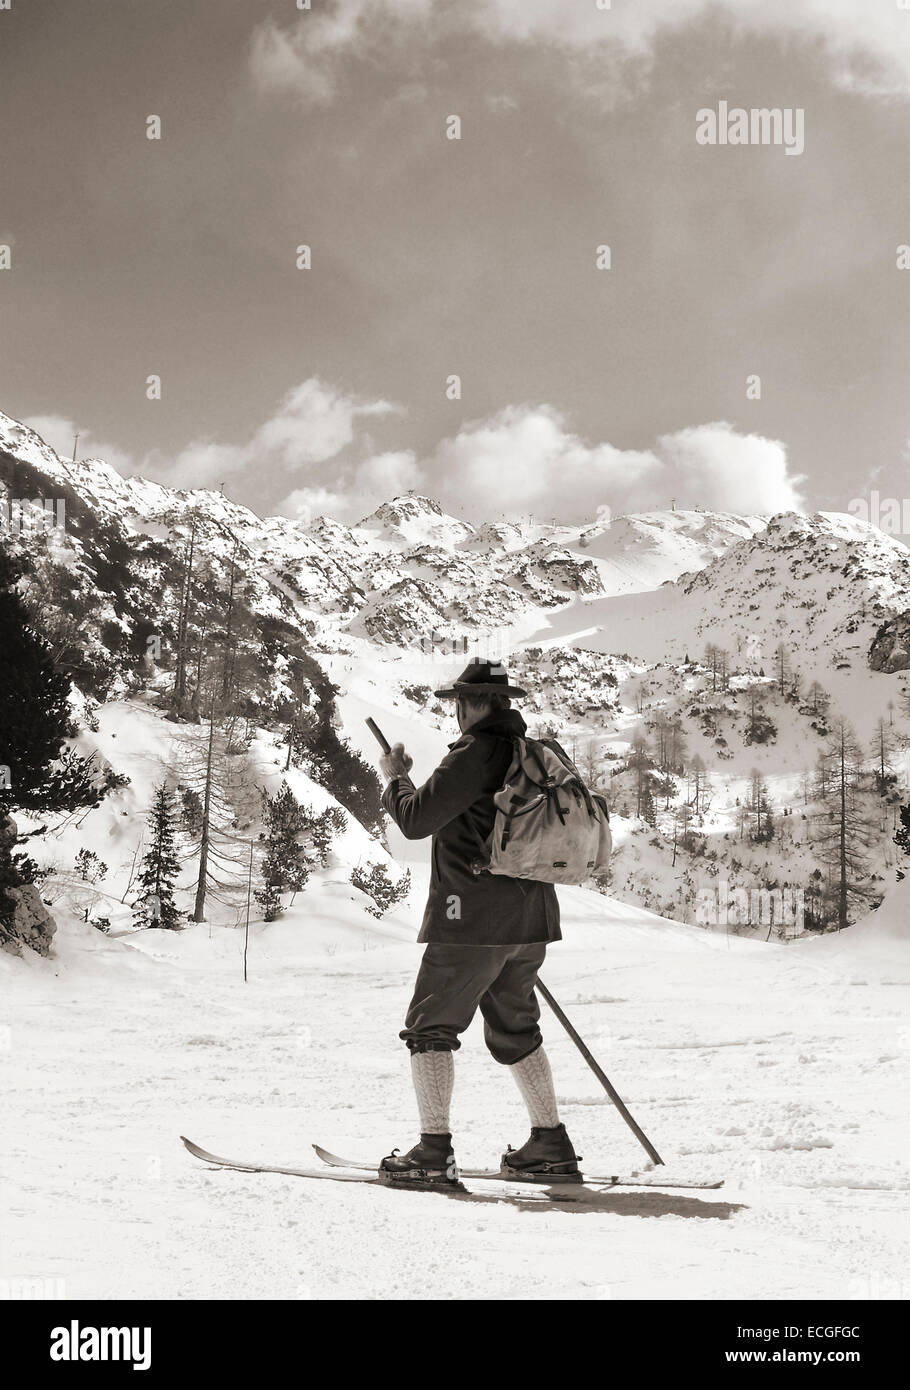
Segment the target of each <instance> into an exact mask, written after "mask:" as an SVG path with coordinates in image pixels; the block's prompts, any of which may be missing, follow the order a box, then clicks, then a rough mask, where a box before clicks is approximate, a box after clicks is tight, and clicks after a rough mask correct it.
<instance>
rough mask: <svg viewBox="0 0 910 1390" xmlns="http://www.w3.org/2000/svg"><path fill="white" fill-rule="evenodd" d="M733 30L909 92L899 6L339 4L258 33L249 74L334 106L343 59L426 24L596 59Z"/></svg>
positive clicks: (890, 1)
mask: <svg viewBox="0 0 910 1390" xmlns="http://www.w3.org/2000/svg"><path fill="white" fill-rule="evenodd" d="M706 15H707V16H712V17H714V16H716V17H717V18H718V20H720V21H721V22H725V23H727V24H732V25H733V26H734V27H735V28H736V29H737V30H738V31H739V32H740V33H741V34H742V35H743V36H748V35H749V34H762V35H772V36H773V35H778V36H780V37H781V38H784V39H792V38H797V39H802V40H803V41H805V42H807V43H809V44H812V45H820V46H821V47H822V48H823V49H824V51H825V52H826V53H827V55H828V60H829V63H830V65H831V71H832V76H833V78H834V80H835V81H836V82H837V83H838V84H839V85H841V86H843V87H847V88H852V89H855V90H859V91H863V92H866V93H868V94H894V93H903V94H906V93H908V92H910V41H908V29H910V11H907V10H902V9H899V8H898V6H897V4H896V0H879V3H868V0H867V3H862V0H800V2H799V4H794V3H793V0H762V3H760V4H758V3H756V0H672V3H670V0H637V3H634V4H627V3H625V0H617V3H616V5H615V6H611V7H610V8H609V9H600V8H598V6H597V5H596V4H595V3H594V0H583V2H582V3H573V4H565V3H563V4H560V3H559V0H475V3H474V4H472V5H469V6H466V7H462V6H459V7H458V8H457V10H456V11H455V12H453V11H451V10H449V9H448V8H447V7H440V6H439V5H437V4H436V3H434V0H338V3H337V5H336V6H335V7H334V8H333V10H332V11H331V12H329V13H318V14H317V13H314V12H307V13H306V14H301V15H300V16H299V17H298V19H297V20H296V21H295V22H293V23H290V24H288V25H287V26H285V27H282V26H280V25H278V24H276V23H275V21H274V20H273V19H271V18H269V19H267V20H265V21H263V22H262V23H261V24H259V25H257V27H256V29H255V30H254V32H253V37H252V41H251V45H250V73H251V76H252V79H253V81H254V83H255V85H256V86H257V88H258V89H259V90H260V91H263V92H279V93H281V92H283V93H293V94H294V95H295V96H296V97H297V98H299V99H302V100H306V101H311V102H314V103H326V102H328V101H330V100H331V99H332V97H333V95H334V93H335V86H336V78H337V68H338V64H339V62H340V60H341V59H343V58H344V56H345V55H347V54H350V53H354V52H363V51H367V50H368V49H369V48H370V46H371V44H372V43H374V42H375V43H382V44H386V45H387V44H388V43H389V42H390V41H391V40H392V39H393V37H394V36H395V35H396V34H397V35H398V36H399V37H405V38H406V37H407V36H408V35H409V34H413V32H414V31H415V29H416V28H417V25H418V22H419V26H420V31H421V32H426V33H428V34H429V35H430V37H431V38H432V37H434V36H436V35H442V34H444V33H449V32H451V30H452V27H453V25H455V24H460V25H461V26H462V28H464V29H472V30H474V31H475V32H479V33H480V34H482V35H483V36H484V37H486V38H487V39H489V40H490V41H492V42H496V43H499V42H502V41H503V40H512V41H517V42H536V43H550V44H554V45H559V46H560V47H563V48H566V49H576V50H584V51H590V50H591V48H592V46H594V45H597V44H598V43H599V42H604V43H611V44H613V45H614V46H618V47H619V49H620V50H624V51H626V52H628V53H629V54H647V53H649V52H650V51H651V49H652V47H653V44H654V42H655V40H656V39H657V37H658V35H659V34H660V33H661V32H662V31H665V30H667V29H671V28H681V27H683V26H684V25H686V24H688V23H691V22H692V21H695V20H699V19H701V18H703V17H704V16H706Z"/></svg>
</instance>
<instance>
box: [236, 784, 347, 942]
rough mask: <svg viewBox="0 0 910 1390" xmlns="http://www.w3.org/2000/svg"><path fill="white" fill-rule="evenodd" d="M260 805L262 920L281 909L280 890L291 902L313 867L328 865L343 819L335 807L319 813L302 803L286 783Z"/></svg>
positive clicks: (272, 917)
mask: <svg viewBox="0 0 910 1390" xmlns="http://www.w3.org/2000/svg"><path fill="white" fill-rule="evenodd" d="M262 805H263V821H264V822H265V826H266V832H265V834H264V835H263V840H264V844H265V855H264V857H263V861H262V887H261V888H260V889H259V890H258V891H257V893H256V901H257V902H258V903H259V904H260V905H261V907H262V908H263V910H264V914H265V920H266V921H267V922H274V921H275V919H276V918H277V917H279V916H280V915H281V913H282V911H283V907H282V902H281V895H282V893H286V892H289V893H291V894H292V898H291V901H292V902H293V895H294V894H296V893H299V892H301V891H302V890H303V889H304V888H305V887H306V884H307V882H308V880H309V877H310V874H311V872H312V870H313V869H314V868H316V867H317V865H319V866H321V867H322V868H325V867H326V866H327V865H328V862H329V851H330V848H331V843H332V838H333V836H334V835H337V834H339V833H340V832H341V831H342V830H343V829H344V825H345V818H344V812H343V811H341V810H340V809H339V808H338V807H337V806H328V807H326V809H325V810H324V811H322V812H321V813H320V814H318V815H317V814H316V813H314V812H313V811H312V809H311V808H309V807H307V806H302V805H301V804H300V802H299V801H298V800H297V798H296V797H295V796H294V794H293V792H292V791H291V789H290V787H289V786H288V784H287V782H282V783H281V786H280V787H279V789H278V791H277V792H276V793H275V795H274V796H269V795H268V794H267V793H266V794H264V795H263V800H262Z"/></svg>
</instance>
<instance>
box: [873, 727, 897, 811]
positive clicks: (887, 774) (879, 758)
mask: <svg viewBox="0 0 910 1390" xmlns="http://www.w3.org/2000/svg"><path fill="white" fill-rule="evenodd" d="M893 751H894V742H893V734H892V731H891V728H890V727H889V725H888V722H887V720H885V719H879V720H878V722H877V724H876V726H875V737H874V738H873V740H872V756H873V758H874V759H875V777H876V782H877V784H878V794H879V796H884V795H885V792H886V791H887V790H888V784H889V782H891V781H892V780H893V775H894V774H893V771H892V768H891V754H892V752H893Z"/></svg>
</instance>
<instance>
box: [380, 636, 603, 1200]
mask: <svg viewBox="0 0 910 1390" xmlns="http://www.w3.org/2000/svg"><path fill="white" fill-rule="evenodd" d="M435 693H436V695H437V697H439V698H440V699H453V700H454V701H455V714H456V717H457V720H458V727H459V728H460V730H461V737H460V738H459V739H458V740H457V741H456V742H455V743H452V744H450V745H449V752H448V754H447V755H446V757H445V758H443V760H442V762H441V763H440V764H439V766H438V767H437V769H436V771H435V772H434V773H433V774H432V776H431V777H430V778H429V780H428V781H427V782H425V783H424V785H423V786H422V787H419V788H416V787H415V786H414V784H413V782H412V781H411V779H410V777H409V776H408V773H409V771H410V769H411V766H412V762H413V760H412V759H411V758H410V757H409V756H408V754H407V753H406V752H405V750H404V746H403V745H402V744H400V743H398V744H395V745H394V746H393V747H392V749H391V751H390V752H389V753H387V754H385V755H384V756H383V758H382V759H381V761H380V767H381V768H382V771H383V773H384V774H385V776H386V777H388V778H389V779H390V780H389V782H388V785H387V787H386V789H385V792H384V794H383V798H382V804H383V806H384V808H385V809H386V811H387V812H388V813H389V815H390V816H391V817H392V819H393V820H394V821H395V823H396V824H397V826H398V828H399V829H400V830H401V832H402V834H403V835H404V836H405V837H406V838H407V839H409V840H420V839H424V838H425V837H426V836H428V835H430V836H432V851H431V864H432V869H431V874H430V891H429V896H428V899H427V905H426V910H425V912H424V916H423V924H422V926H421V928H420V934H419V936H418V938H417V939H418V941H421V942H425V943H426V949H425V951H424V954H423V959H422V961H421V965H420V969H419V971H418V974H417V982H416V985H415V988H414V995H413V998H412V1000H411V1004H410V1007H409V1009H408V1012H407V1017H406V1019H405V1026H404V1029H403V1030H402V1032H401V1033H400V1034H399V1036H400V1037H401V1038H402V1039H403V1040H404V1042H405V1043H406V1044H407V1046H408V1048H409V1050H410V1053H411V1075H412V1079H413V1083H414V1089H415V1092H416V1095H417V1108H418V1111H419V1115H420V1142H419V1143H417V1144H415V1145H414V1147H413V1148H412V1149H410V1150H409V1151H408V1152H407V1153H406V1154H401V1155H399V1154H398V1152H397V1150H396V1151H395V1152H394V1153H393V1154H391V1155H390V1156H388V1157H387V1158H384V1159H383V1160H382V1165H381V1171H382V1172H384V1173H385V1174H386V1175H387V1176H388V1180H390V1181H402V1182H409V1181H410V1182H416V1183H421V1184H427V1183H429V1184H432V1183H443V1184H444V1183H457V1182H458V1172H457V1168H456V1165H455V1158H454V1154H453V1150H452V1134H451V1125H450V1120H449V1106H450V1101H451V1096H452V1087H453V1081H454V1064H453V1057H452V1054H453V1053H454V1052H456V1051H457V1050H458V1048H459V1047H460V1046H461V1044H460V1042H459V1040H458V1035H459V1034H460V1033H463V1032H464V1030H465V1029H466V1028H467V1027H468V1025H469V1024H470V1022H471V1020H472V1019H473V1017H474V1015H475V1013H476V1011H477V1009H478V1007H479V1008H480V1011H481V1013H482V1015H483V1019H484V1038H485V1041H486V1044H487V1047H488V1048H489V1050H490V1052H491V1053H492V1054H493V1056H494V1058H495V1059H496V1061H497V1062H501V1063H503V1064H504V1065H505V1066H507V1067H508V1068H509V1070H510V1072H511V1073H512V1075H513V1076H514V1078H515V1080H516V1082H517V1083H518V1088H519V1090H520V1092H521V1095H522V1097H523V1099H524V1102H525V1105H526V1106H527V1108H528V1114H529V1116H530V1120H531V1136H530V1138H529V1139H528V1141H527V1142H526V1143H525V1144H524V1145H523V1146H522V1147H521V1148H520V1149H517V1150H509V1152H507V1153H506V1154H505V1155H504V1156H503V1171H504V1172H507V1171H510V1170H511V1171H514V1172H515V1174H516V1176H521V1175H522V1174H524V1175H527V1176H531V1175H533V1174H542V1173H548V1174H551V1175H552V1176H553V1177H554V1178H558V1177H562V1178H564V1179H566V1180H572V1178H573V1176H574V1177H575V1180H576V1181H577V1180H578V1173H579V1170H578V1158H577V1155H576V1153H575V1151H574V1148H573V1146H572V1143H571V1141H570V1139H569V1136H568V1134H567V1133H566V1130H565V1126H564V1125H563V1124H561V1123H560V1120H559V1114H558V1111H557V1106H556V1096H555V1093H554V1090H553V1077H552V1074H551V1071H550V1064H549V1061H548V1060H547V1054H546V1052H545V1051H544V1048H543V1040H542V1037H541V1032H540V1027H539V1018H540V1006H539V1004H538V1001H537V996H536V994H535V992H534V986H535V983H536V981H537V973H538V971H539V970H540V967H541V966H542V964H543V961H544V956H545V954H546V949H547V943H548V942H550V941H559V940H561V938H562V933H561V932H560V929H559V903H558V901H557V898H556V891H555V889H554V887H553V885H552V884H551V883H540V882H536V881H533V880H529V879H524V880H522V879H517V878H508V877H505V876H504V875H493V874H490V873H488V872H485V871H483V870H482V869H480V868H479V865H478V864H477V862H476V861H477V860H478V848H480V849H482V848H483V842H484V839H485V838H486V837H488V836H489V834H490V831H491V830H492V827H493V820H494V815H495V807H494V803H493V793H494V792H495V791H498V790H499V788H500V787H501V786H502V784H503V781H504V779H505V776H506V773H507V772H508V769H509V765H510V762H511V759H512V740H513V739H514V738H515V737H521V736H523V735H524V734H525V732H526V728H527V726H526V724H525V721H524V720H523V719H522V717H521V715H520V714H519V713H518V711H517V710H514V709H512V708H511V700H512V699H513V698H521V697H523V696H524V695H525V691H523V690H520V689H519V688H518V687H517V686H513V685H510V684H509V679H508V675H507V673H506V671H505V669H504V667H503V666H502V665H501V664H499V663H491V662H489V661H479V660H475V661H472V662H471V663H470V664H469V665H468V667H467V668H466V669H465V670H464V671H463V672H462V673H461V675H460V676H459V677H458V679H457V680H455V681H454V682H453V684H452V685H451V686H450V687H448V688H446V689H444V690H437V691H436V692H435Z"/></svg>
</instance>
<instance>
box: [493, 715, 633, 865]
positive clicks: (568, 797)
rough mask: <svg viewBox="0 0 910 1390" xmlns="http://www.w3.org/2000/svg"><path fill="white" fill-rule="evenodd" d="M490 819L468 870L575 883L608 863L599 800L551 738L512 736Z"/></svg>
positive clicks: (604, 814) (609, 841)
mask: <svg viewBox="0 0 910 1390" xmlns="http://www.w3.org/2000/svg"><path fill="white" fill-rule="evenodd" d="M493 803H494V805H495V807H496V818H495V820H494V822H493V829H492V832H491V833H490V835H489V837H488V839H487V840H486V842H485V843H484V842H482V841H481V838H480V835H479V834H478V837H477V838H478V841H479V842H480V843H481V845H482V848H483V850H484V855H483V856H481V857H480V858H479V859H476V860H475V861H474V864H473V866H472V867H473V868H474V872H475V873H481V872H483V871H484V870H486V871H487V872H488V873H491V874H502V875H505V876H506V877H508V878H529V879H535V880H537V881H538V882H540V883H571V884H576V885H577V884H582V883H584V882H585V880H586V879H589V878H590V877H591V875H592V874H595V873H602V872H604V871H605V870H606V869H607V867H608V866H609V863H610V851H611V849H612V846H613V837H612V835H611V833H610V816H609V812H608V810H607V803H606V801H605V800H604V798H603V797H602V796H599V795H598V794H597V793H596V792H592V791H590V790H589V789H588V787H586V786H585V783H584V781H583V779H582V777H581V775H580V773H579V771H578V769H577V768H576V767H575V765H574V763H573V762H572V761H571V759H570V758H569V757H568V755H567V754H566V753H565V752H563V750H562V749H561V748H560V746H559V744H558V743H557V742H556V741H555V739H532V738H518V737H516V738H515V739H514V740H513V755H512V762H511V764H510V766H509V770H508V772H507V773H506V779H505V782H504V783H503V785H502V787H501V788H500V789H499V791H497V792H494V793H493Z"/></svg>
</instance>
